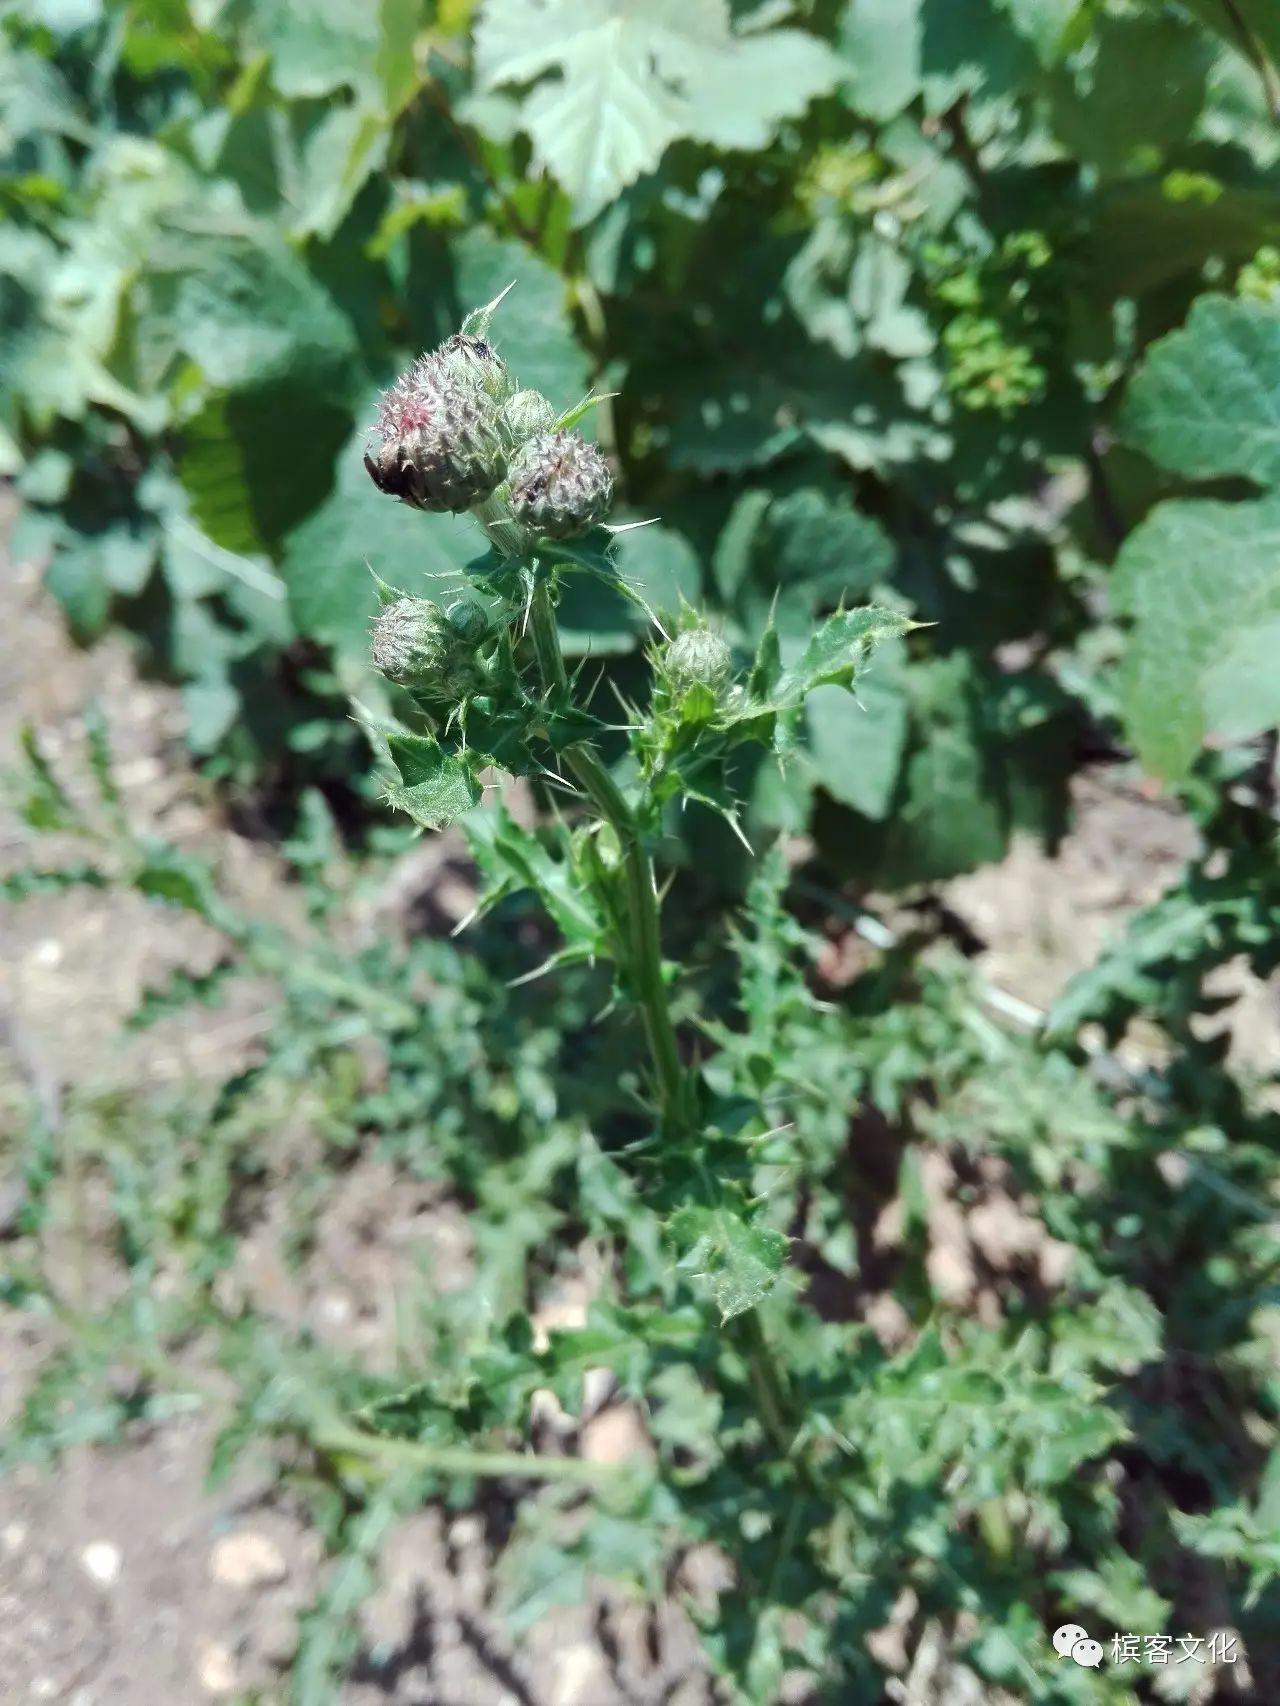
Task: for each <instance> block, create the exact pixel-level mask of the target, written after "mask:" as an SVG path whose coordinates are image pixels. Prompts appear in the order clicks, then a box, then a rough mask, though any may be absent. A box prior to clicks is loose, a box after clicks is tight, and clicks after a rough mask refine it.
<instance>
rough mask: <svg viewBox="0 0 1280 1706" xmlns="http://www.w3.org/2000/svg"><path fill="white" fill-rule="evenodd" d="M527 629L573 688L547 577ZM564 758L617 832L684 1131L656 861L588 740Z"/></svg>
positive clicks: (641, 993)
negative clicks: (664, 964)
mask: <svg viewBox="0 0 1280 1706" xmlns="http://www.w3.org/2000/svg"><path fill="white" fill-rule="evenodd" d="M530 628H531V631H532V636H533V648H534V652H535V654H536V655H537V659H538V668H539V670H540V671H541V673H542V679H543V684H544V686H545V687H546V688H547V690H548V692H551V693H554V694H555V695H556V696H557V697H562V696H564V695H565V694H566V693H567V692H568V689H569V680H568V676H567V674H566V672H565V667H564V656H563V653H562V652H561V650H560V635H559V632H558V630H557V628H556V617H555V609H554V606H553V604H552V600H551V588H550V587H549V586H548V584H547V583H546V582H545V581H540V582H539V583H538V585H537V587H536V588H535V589H534V593H533V600H532V607H531V610H530ZM565 763H566V764H567V765H568V766H569V768H570V769H571V770H572V771H573V774H574V775H575V776H576V777H577V779H578V781H579V782H580V783H581V784H582V787H583V788H584V789H585V791H586V793H587V794H588V795H589V796H590V798H591V801H592V803H593V804H594V806H595V807H596V810H597V811H598V812H599V813H600V815H601V817H602V818H604V819H605V821H606V822H607V823H608V824H609V825H610V826H611V827H612V829H613V832H614V834H615V835H616V836H617V838H618V845H619V847H620V848H621V851H622V862H623V870H624V872H625V875H626V884H627V927H628V940H627V941H626V942H625V943H624V944H622V945H623V947H624V948H625V954H624V959H625V963H626V966H627V970H628V972H629V973H630V976H631V982H632V986H633V988H634V990H635V994H636V999H637V1001H638V1002H639V1005H640V1013H641V1017H642V1019H643V1021H644V1028H645V1036H646V1038H647V1039H648V1043H649V1053H650V1056H651V1057H652V1060H653V1074H654V1082H655V1086H656V1089H657V1095H658V1106H659V1110H660V1113H661V1116H662V1122H663V1125H664V1126H666V1127H667V1128H668V1129H671V1130H679V1129H680V1128H681V1127H682V1126H687V1121H688V1080H687V1077H686V1074H685V1070H684V1067H683V1066H682V1065H681V1063H680V1050H679V1047H678V1045H677V1042H676V1030H675V1025H674V1023H673V1022H672V1018H671V1007H670V1003H669V1002H668V1000H667V986H666V980H665V979H664V977H663V975H662V938H661V931H660V926H659V917H658V897H657V895H656V893H655V892H654V886H653V867H652V865H651V864H650V862H649V855H648V854H647V853H646V852H645V850H644V843H643V841H642V839H641V835H640V826H639V824H638V823H637V822H636V815H635V812H634V811H633V810H632V808H631V806H630V804H629V803H628V801H627V798H626V796H625V795H624V794H623V792H622V790H621V789H620V788H619V787H618V785H617V783H616V782H615V781H614V779H613V777H612V776H610V774H609V772H608V770H607V769H606V768H605V766H604V765H603V764H602V763H601V761H600V759H599V757H598V756H597V754H596V752H595V749H594V748H593V747H592V746H591V745H589V744H588V743H587V742H581V743H579V744H578V745H575V746H571V747H570V748H569V749H568V750H567V751H566V753H565Z"/></svg>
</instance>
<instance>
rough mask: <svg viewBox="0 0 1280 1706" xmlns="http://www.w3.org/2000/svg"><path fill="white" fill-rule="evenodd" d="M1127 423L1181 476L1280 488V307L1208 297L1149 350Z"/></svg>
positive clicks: (1130, 432) (1139, 441) (1128, 431)
mask: <svg viewBox="0 0 1280 1706" xmlns="http://www.w3.org/2000/svg"><path fill="white" fill-rule="evenodd" d="M1121 424H1122V429H1123V431H1124V433H1125V435H1126V437H1127V438H1129V439H1130V440H1131V441H1132V442H1133V443H1134V444H1136V445H1137V446H1138V447H1139V448H1140V449H1141V450H1145V451H1146V453H1147V455H1148V456H1150V457H1152V458H1153V459H1154V460H1155V461H1156V462H1159V463H1161V464H1162V465H1163V466H1164V467H1166V468H1169V469H1171V470H1172V471H1173V472H1174V473H1176V474H1186V475H1188V476H1189V477H1190V478H1192V479H1207V478H1212V477H1213V476H1216V475H1224V474H1243V475H1245V476H1247V477H1248V478H1249V479H1253V480H1257V481H1259V482H1260V483H1261V484H1263V485H1269V486H1272V485H1280V309H1277V308H1274V307H1272V306H1270V305H1269V304H1266V303H1262V302H1251V301H1247V300H1244V301H1236V300H1233V299H1231V298H1228V297H1225V296H1202V297H1201V298H1200V299H1199V301H1198V302H1196V304H1195V305H1194V307H1193V308H1192V310H1191V313H1190V315H1189V317H1188V319H1187V323H1186V325H1185V326H1184V327H1183V328H1182V329H1181V330H1180V331H1177V332H1171V333H1170V334H1169V336H1168V337H1166V338H1162V339H1161V340H1160V341H1159V343H1157V344H1154V345H1153V346H1152V348H1151V350H1150V351H1149V352H1148V354H1147V358H1146V360H1145V361H1144V362H1143V364H1142V366H1141V368H1140V369H1139V370H1138V372H1137V374H1136V375H1135V377H1134V379H1133V382H1132V384H1131V385H1130V386H1129V392H1128V396H1127V397H1126V399H1125V407H1124V412H1123V415H1122V421H1121Z"/></svg>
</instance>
